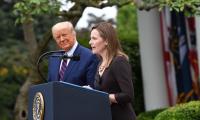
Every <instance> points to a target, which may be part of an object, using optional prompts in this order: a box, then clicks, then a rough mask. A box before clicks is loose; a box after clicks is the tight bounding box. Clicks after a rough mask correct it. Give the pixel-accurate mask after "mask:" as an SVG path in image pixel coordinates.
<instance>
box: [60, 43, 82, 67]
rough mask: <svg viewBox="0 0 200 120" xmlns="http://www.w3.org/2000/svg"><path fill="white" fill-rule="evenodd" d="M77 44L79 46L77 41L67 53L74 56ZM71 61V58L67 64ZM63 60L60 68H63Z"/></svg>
mask: <svg viewBox="0 0 200 120" xmlns="http://www.w3.org/2000/svg"><path fill="white" fill-rule="evenodd" d="M77 46H78V42H77V41H76V42H75V44H74V45H73V47H72V48H71V49H70V50H69V51H67V52H66V53H67V55H68V56H72V55H73V54H74V51H75V50H76V48H77ZM69 61H70V59H67V65H68V64H69ZM62 62H63V60H62V61H61V64H60V68H61V65H62Z"/></svg>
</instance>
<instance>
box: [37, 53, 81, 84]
mask: <svg viewBox="0 0 200 120" xmlns="http://www.w3.org/2000/svg"><path fill="white" fill-rule="evenodd" d="M59 52H63V53H64V52H65V51H64V50H57V51H49V52H45V53H43V54H42V55H41V56H40V57H39V58H38V61H37V71H38V73H39V75H40V77H41V78H42V79H43V80H44V81H46V79H45V77H44V76H43V75H42V73H41V71H40V63H41V62H42V60H43V58H44V57H45V56H49V54H53V53H59ZM50 56H51V57H60V58H61V59H71V60H73V61H79V60H80V55H74V56H68V55H67V54H64V55H50Z"/></svg>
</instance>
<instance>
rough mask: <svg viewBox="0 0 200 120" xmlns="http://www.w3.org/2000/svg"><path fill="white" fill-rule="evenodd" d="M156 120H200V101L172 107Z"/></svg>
mask: <svg viewBox="0 0 200 120" xmlns="http://www.w3.org/2000/svg"><path fill="white" fill-rule="evenodd" d="M155 120H200V101H191V102H189V103H185V104H179V105H176V106H174V107H171V108H169V109H167V110H165V111H163V112H161V113H160V114H158V115H157V116H156V117H155Z"/></svg>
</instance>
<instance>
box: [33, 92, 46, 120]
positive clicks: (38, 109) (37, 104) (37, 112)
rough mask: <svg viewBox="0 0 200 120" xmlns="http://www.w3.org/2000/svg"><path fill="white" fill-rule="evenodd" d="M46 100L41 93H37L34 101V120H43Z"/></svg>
mask: <svg viewBox="0 0 200 120" xmlns="http://www.w3.org/2000/svg"><path fill="white" fill-rule="evenodd" d="M43 117H44V99H43V95H42V93H41V92H37V93H36V94H35V96H34V99H33V120H43Z"/></svg>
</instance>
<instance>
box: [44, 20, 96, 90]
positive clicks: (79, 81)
mask: <svg viewBox="0 0 200 120" xmlns="http://www.w3.org/2000/svg"><path fill="white" fill-rule="evenodd" d="M52 34H53V38H54V39H55V41H56V43H57V45H58V47H59V48H61V49H62V50H63V51H60V52H58V53H55V54H54V55H64V54H67V55H68V56H75V55H76V56H77V55H78V56H80V59H79V60H76V61H75V60H73V59H67V60H62V59H60V58H59V57H49V65H48V82H50V81H63V82H69V83H72V84H76V85H80V86H84V85H90V86H91V87H93V83H94V76H95V73H96V70H97V64H98V60H97V58H96V56H95V55H93V54H92V52H91V51H90V50H89V49H87V48H85V47H83V46H81V45H80V44H78V42H77V40H76V32H75V30H74V27H73V25H72V24H71V23H70V22H68V21H67V22H60V23H57V24H55V25H54V26H53V27H52Z"/></svg>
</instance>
